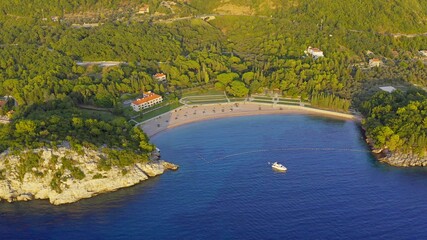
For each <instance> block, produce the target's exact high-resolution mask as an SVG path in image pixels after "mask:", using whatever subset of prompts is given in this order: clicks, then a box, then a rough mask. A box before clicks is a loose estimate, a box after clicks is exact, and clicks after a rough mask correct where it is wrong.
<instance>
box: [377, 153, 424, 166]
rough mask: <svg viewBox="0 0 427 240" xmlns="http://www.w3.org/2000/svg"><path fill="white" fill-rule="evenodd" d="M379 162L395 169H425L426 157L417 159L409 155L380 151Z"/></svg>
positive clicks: (415, 156)
mask: <svg viewBox="0 0 427 240" xmlns="http://www.w3.org/2000/svg"><path fill="white" fill-rule="evenodd" d="M378 160H380V161H381V162H385V163H388V164H390V165H393V166H396V167H426V166H427V157H419V156H417V155H415V154H410V153H399V152H393V153H391V152H387V151H382V152H381V156H380V157H378Z"/></svg>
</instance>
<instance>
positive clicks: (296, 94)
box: [0, 0, 427, 152]
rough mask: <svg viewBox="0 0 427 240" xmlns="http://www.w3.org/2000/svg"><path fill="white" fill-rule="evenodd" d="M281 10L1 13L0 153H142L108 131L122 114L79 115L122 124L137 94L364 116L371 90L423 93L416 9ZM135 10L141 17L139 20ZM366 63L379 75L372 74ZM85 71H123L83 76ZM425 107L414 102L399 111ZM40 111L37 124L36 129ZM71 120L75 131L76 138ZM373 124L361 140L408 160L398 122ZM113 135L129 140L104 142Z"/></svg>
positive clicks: (425, 72)
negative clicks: (95, 149) (8, 101)
mask: <svg viewBox="0 0 427 240" xmlns="http://www.w3.org/2000/svg"><path fill="white" fill-rule="evenodd" d="M282 2H283V1H278V0H269V1H262V0H255V1H253V0H252V1H248V0H232V1H226V2H225V1H202V0H189V1H183V0H181V1H159V0H155V1H154V0H153V1H151V0H150V1H148V0H145V1H144V0H108V1H106V0H84V1H83V0H74V1H73V0H57V1H54V2H53V3H52V2H47V1H41V0H39V1H36V0H31V1H23V0H4V1H1V3H0V27H1V29H2V34H1V35H0V96H13V98H14V100H15V101H16V103H17V106H15V107H14V110H15V112H16V113H15V114H14V117H13V121H12V123H11V124H10V125H0V128H1V131H2V132H4V133H5V134H2V137H0V147H1V149H2V150H4V149H7V148H9V147H15V148H19V146H21V147H22V146H29V145H32V144H34V147H36V146H40V145H43V144H45V142H46V141H48V142H53V143H59V142H60V141H61V140H65V139H74V138H75V139H77V140H76V144H86V145H88V144H89V145H90V144H95V145H98V146H99V145H102V144H107V145H108V146H111V147H128V146H132V148H133V149H137V146H138V145H139V146H140V150H141V151H149V150H151V147H150V145H149V144H148V140H147V139H146V138H144V137H141V136H142V135H141V136H139V137H135V136H133V135H129V131H130V130H129V129H130V128H128V126H127V125H125V126H124V128H123V129H118V128H117V126H118V122H123V119H121V116H120V114H117V115H116V116H115V117H114V119H109V120H105V119H99V118H97V117H95V116H84V115H81V114H82V113H79V110H78V108H77V106H79V105H89V106H94V107H103V108H109V109H115V112H116V113H120V108H121V106H122V102H123V101H122V97H123V96H124V95H127V94H140V93H142V92H143V91H154V92H156V93H159V94H166V93H168V94H172V95H174V96H177V97H179V94H180V92H181V91H182V90H184V89H188V88H196V87H197V88H212V87H213V88H215V89H217V90H221V91H225V92H226V93H227V94H229V95H230V96H236V97H245V96H248V95H251V94H255V93H261V92H264V91H266V90H279V91H280V93H281V95H283V96H285V97H293V98H300V99H303V100H306V101H310V102H311V103H312V105H313V106H316V107H321V108H327V109H331V110H344V111H347V110H348V109H349V108H353V109H356V108H359V110H360V109H362V113H363V114H365V115H366V116H370V115H371V114H372V111H373V110H372V109H374V108H376V107H377V105H378V104H379V103H377V105H376V104H370V105H369V104H367V103H364V104H362V103H361V102H362V100H363V99H367V98H369V96H371V95H372V94H375V92H376V90H378V86H380V85H394V86H400V87H401V89H400V90H401V91H402V92H403V93H401V94H406V93H405V92H406V91H408V92H410V91H412V90H411V89H412V88H416V86H426V85H427V82H426V81H427V79H426V77H425V76H427V68H426V66H425V59H424V58H423V57H422V56H421V55H420V53H419V51H420V50H423V49H427V37H426V36H425V33H426V32H427V22H426V20H425V19H427V18H426V17H427V16H426V12H427V2H426V1H425V0H418V1H417V0H405V1H399V2H396V1H394V2H390V1H385V0H381V1H375V2H372V1H360V0H359V1H356V0H352V1H345V2H342V1H324V0H315V1H308V0H294V1H287V2H286V3H282ZM142 7H149V12H146V13H138V11H139V9H140V8H142ZM310 46H311V47H315V48H320V49H321V50H322V51H323V52H324V55H325V57H322V58H318V59H315V58H313V57H312V56H310V55H309V54H307V52H306V51H307V49H308V47H310ZM374 58H376V59H379V60H380V61H381V63H382V64H381V66H379V67H370V66H369V60H371V59H374ZM90 61H117V62H120V64H119V65H117V66H113V67H100V66H97V65H89V66H86V65H83V64H81V63H82V62H90ZM157 72H163V73H165V74H166V75H167V79H168V81H167V82H166V83H164V82H163V83H162V82H158V81H156V80H155V79H153V77H152V76H153V74H155V73H157ZM381 94H382V95H381V96H383V95H384V96H386V95H388V93H381ZM420 94H421V93H420ZM375 96H377V95H375ZM393 96H394V95H393ZM374 99H377V97H375V98H374ZM381 99H387V97H382V98H381ZM422 101H423V99H421V98H414V99H413V101H412V102H408V103H405V104H419V103H421V102H422ZM58 102H59V103H60V104H59V103H58ZM53 103H55V104H53ZM53 106H54V107H53ZM64 106H65V107H64ZM361 106H363V108H362V107H361ZM402 106H403V105H402ZM402 106H401V105H398V106H397V105H396V106H395V107H392V108H391V109H390V111H392V112H393V111H394V112H395V111H398V108H399V107H402ZM405 106H406V105H405ZM8 108H11V106H10V105H9V106H8ZM61 109H62V110H61ZM7 110H9V109H7ZM40 111H43V112H44V113H43V114H42V115H44V116H45V119H38V118H35V117H34V116H35V115H37V114H36V113H40ZM5 112H7V111H5V110H4V109H2V113H5ZM57 118H60V121H61V122H66V123H67V124H66V127H65V130H59V129H55V128H54V127H52V126H50V127H47V126H46V124H47V123H48V122H52V121H53V122H55V121H57V120H58V119H57ZM76 118H78V119H80V121H81V122H83V124H82V125H78V126H79V127H77V125H76V124H75V122H74V120H75V119H76ZM369 119H371V120H369ZM372 119H377V118H376V117H368V120H367V124H368V125H369V128H368V130H370V132H371V133H372V134H374V135H372V138H373V139H376V143H377V145H382V146H389V147H390V148H394V147H391V146H397V147H400V146H407V147H406V148H405V149H408V148H410V145H411V143H412V142H411V141H412V140H410V139H408V138H409V136H407V134H406V133H404V131H400V130H398V129H400V128H401V127H402V126H401V125H402V124H404V123H403V122H402V121H401V122H399V123H395V124H398V125H393V126H389V125H390V124H389V123H388V122H387V121H385V120H384V119H377V120H375V121H376V122H375V121H374V120H372ZM76 121H77V120H76ZM373 122H374V123H373ZM379 123H380V124H381V125H383V126H389V127H390V128H391V129H392V130H393V135H391V137H390V136H388V135H387V136H388V138H387V137H386V140H384V141H383V140H381V139H382V138H381V137H380V138H378V137H379V136H380V132H381V131H379V130H376V129H378V127H371V126H377V125H378V124H379ZM399 124H400V125H399ZM22 129H25V131H28V133H27V132H25V131H24V132H22V131H23V130H22ZM125 129H127V130H126V131H125ZM371 129H372V130H371ZM112 131H114V132H120V131H122V132H123V131H124V132H127V133H128V134H124V135H123V136H124V137H123V138H124V139H115V138H111V139H110V140H109V141H110V142H105V141H104V139H106V138H105V137H104V136H106V135H108V134H110V133H111V132H112ZM419 131H420V134H418V135H417V136H418V137H417V139H418V138H422V136H423V134H424V135H425V129H420V130H419ZM30 132H31V133H30ZM80 133H82V134H80ZM377 133H378V134H377ZM88 134H89V135H88ZM135 134H137V135H138V134H140V133H135ZM141 134H142V133H141ZM127 135H129V136H127ZM394 135H397V136H398V138H399V139H398V140H396V139H397V137H394ZM6 136H7V137H6ZM30 138H31V139H30ZM126 139H128V140H126ZM390 139H393V141H397V144H394V145H392V144H391V143H390V141H391V140H390ZM402 139H406V140H402ZM417 139H415V140H414V141H418V140H417ZM127 141H129V143H128V142H127ZM420 141H421V140H420ZM404 142H406V143H407V144H406V145H405V144H404ZM421 142H422V141H421ZM30 143H31V144H30ZM419 146H420V148H422V149H424V145H422V144H421V145H420V144H419ZM408 151H409V150H408ZM417 151H418V152H420V151H419V150H417Z"/></svg>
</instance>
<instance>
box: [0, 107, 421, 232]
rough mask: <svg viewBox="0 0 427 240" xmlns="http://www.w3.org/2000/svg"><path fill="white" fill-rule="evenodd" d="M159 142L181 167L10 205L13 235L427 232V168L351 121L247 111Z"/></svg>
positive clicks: (4, 210) (4, 213)
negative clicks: (369, 139) (54, 200)
mask: <svg viewBox="0 0 427 240" xmlns="http://www.w3.org/2000/svg"><path fill="white" fill-rule="evenodd" d="M152 141H153V142H154V143H155V144H156V145H157V146H158V147H159V148H160V149H161V153H162V158H164V159H166V160H168V161H171V162H174V163H176V164H179V165H180V166H181V168H180V170H178V171H177V172H167V173H165V174H164V175H162V176H160V177H156V178H153V179H151V180H148V181H145V182H143V183H141V184H139V185H137V186H134V187H131V188H128V189H123V190H119V191H117V192H114V193H107V194H103V195H100V196H97V197H95V198H92V199H87V200H82V201H80V202H77V203H75V204H71V205H63V206H51V205H49V203H48V202H47V201H34V202H26V203H13V204H8V203H0V234H1V236H2V239H16V238H20V239H22V238H31V239H32V238H37V239H39V238H42V239H64V238H67V239H76V238H81V239H104V238H122V239H129V238H132V239H135V238H136V239H184V238H190V239H201V238H204V239H266V238H267V239H283V238H286V239H361V238H363V239H424V238H427V230H426V227H427V216H426V214H425V212H426V211H427V205H426V204H425V201H426V199H427V184H425V183H426V181H427V171H426V170H424V169H423V168H411V169H403V168H395V167H391V166H387V165H384V164H381V163H378V162H377V161H376V160H375V159H374V158H373V156H372V154H371V153H370V152H369V149H368V148H367V146H366V144H365V142H364V140H363V138H362V136H361V134H360V130H359V128H358V126H357V125H356V124H355V123H354V122H352V121H343V120H335V119H328V118H323V117H314V116H303V115H264V116H251V117H236V118H226V119H218V120H212V121H205V122H198V123H192V124H189V125H185V126H180V127H177V128H174V129H170V130H167V131H165V132H162V133H159V134H158V135H156V136H155V137H153V138H152ZM274 161H278V162H280V163H282V164H284V165H285V166H286V167H287V168H288V171H287V172H286V173H279V172H275V171H272V169H271V166H270V165H269V164H268V163H269V162H270V163H271V162H274Z"/></svg>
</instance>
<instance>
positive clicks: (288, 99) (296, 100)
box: [279, 98, 300, 103]
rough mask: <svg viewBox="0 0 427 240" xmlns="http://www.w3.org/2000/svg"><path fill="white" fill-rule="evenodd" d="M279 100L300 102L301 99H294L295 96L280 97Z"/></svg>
mask: <svg viewBox="0 0 427 240" xmlns="http://www.w3.org/2000/svg"><path fill="white" fill-rule="evenodd" d="M279 101H280V102H282V101H284V102H298V103H299V102H300V100H299V99H293V98H279Z"/></svg>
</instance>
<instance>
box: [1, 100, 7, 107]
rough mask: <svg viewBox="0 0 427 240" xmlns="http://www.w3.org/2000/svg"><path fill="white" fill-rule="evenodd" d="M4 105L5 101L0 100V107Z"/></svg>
mask: <svg viewBox="0 0 427 240" xmlns="http://www.w3.org/2000/svg"><path fill="white" fill-rule="evenodd" d="M4 105H6V101H4V100H0V108H2V107H4Z"/></svg>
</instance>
